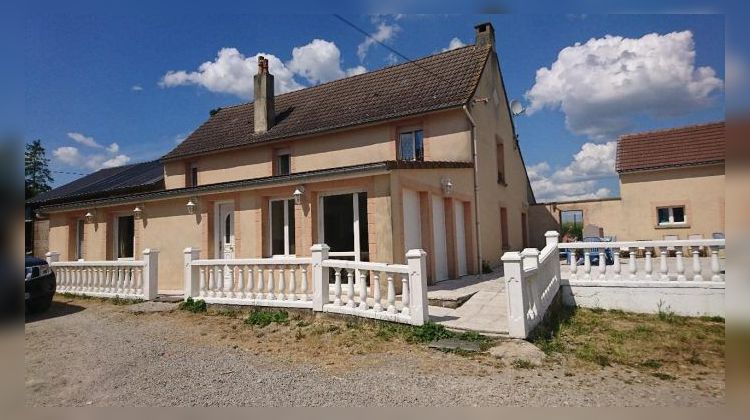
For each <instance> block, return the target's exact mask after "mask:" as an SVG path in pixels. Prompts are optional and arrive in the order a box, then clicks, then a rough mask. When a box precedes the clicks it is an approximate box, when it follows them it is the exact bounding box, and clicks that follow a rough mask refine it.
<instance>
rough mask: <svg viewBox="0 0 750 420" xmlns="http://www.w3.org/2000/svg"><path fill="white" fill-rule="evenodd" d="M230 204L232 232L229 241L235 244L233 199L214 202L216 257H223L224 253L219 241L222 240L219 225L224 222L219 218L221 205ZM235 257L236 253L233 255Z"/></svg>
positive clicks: (234, 208)
mask: <svg viewBox="0 0 750 420" xmlns="http://www.w3.org/2000/svg"><path fill="white" fill-rule="evenodd" d="M226 204H231V205H232V216H231V217H232V232H231V242H232V246H236V241H235V238H236V231H235V230H236V226H235V224H234V222H235V220H234V217H235V214H234V213H235V211H236V207H235V205H234V200H220V201H215V202H214V255H215V257H214V258H216V259H219V260H220V259H223V258H224V255H223V253H222V251H221V243H222V242H223V241H224V237H223V235H222V234H221V225H222V224H223V223H224V220H222V218H221V206H222V205H226ZM232 252H234V251H232ZM234 257H235V258H237V255H236V254H235V256H234Z"/></svg>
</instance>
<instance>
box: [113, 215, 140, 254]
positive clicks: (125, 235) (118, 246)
mask: <svg viewBox="0 0 750 420" xmlns="http://www.w3.org/2000/svg"><path fill="white" fill-rule="evenodd" d="M116 220H117V229H116V230H115V232H116V234H117V238H116V241H115V252H116V255H115V256H116V257H117V258H133V248H134V246H133V242H134V238H135V220H134V218H133V216H120V217H118V218H117V219H116Z"/></svg>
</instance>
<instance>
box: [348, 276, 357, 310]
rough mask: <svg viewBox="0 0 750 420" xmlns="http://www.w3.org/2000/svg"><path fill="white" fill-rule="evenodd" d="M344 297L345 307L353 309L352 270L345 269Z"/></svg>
mask: <svg viewBox="0 0 750 420" xmlns="http://www.w3.org/2000/svg"><path fill="white" fill-rule="evenodd" d="M346 297H347V299H348V300H347V302H346V306H348V307H349V308H353V307H354V306H355V303H354V270H352V269H348V268H347V269H346Z"/></svg>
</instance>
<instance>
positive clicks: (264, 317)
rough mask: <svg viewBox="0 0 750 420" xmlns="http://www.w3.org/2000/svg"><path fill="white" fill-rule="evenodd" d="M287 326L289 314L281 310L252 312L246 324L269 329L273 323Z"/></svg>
mask: <svg viewBox="0 0 750 420" xmlns="http://www.w3.org/2000/svg"><path fill="white" fill-rule="evenodd" d="M274 322H275V323H277V324H286V323H288V322H289V313H288V312H287V311H281V310H260V311H253V312H250V315H248V316H247V319H245V324H248V325H256V326H259V327H267V326H268V325H271V323H274Z"/></svg>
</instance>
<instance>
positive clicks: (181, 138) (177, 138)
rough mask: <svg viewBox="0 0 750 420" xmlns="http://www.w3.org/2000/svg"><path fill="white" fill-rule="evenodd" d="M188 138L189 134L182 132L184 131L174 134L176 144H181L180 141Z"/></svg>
mask: <svg viewBox="0 0 750 420" xmlns="http://www.w3.org/2000/svg"><path fill="white" fill-rule="evenodd" d="M186 138H187V136H185V134H182V133H180V134H178V135H176V136H174V142H175V143H176V144H180V143H182V142H183V141H184V140H185V139H186Z"/></svg>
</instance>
